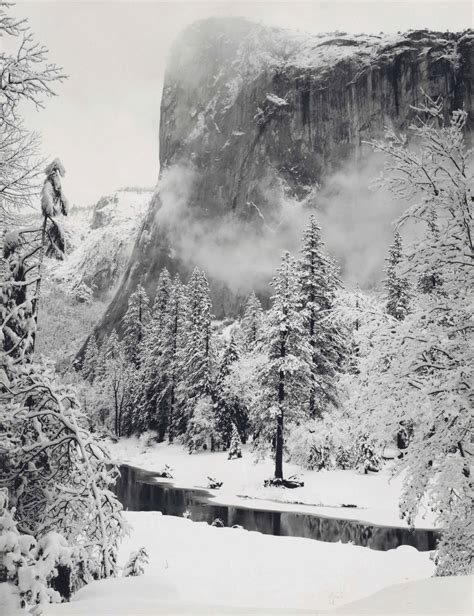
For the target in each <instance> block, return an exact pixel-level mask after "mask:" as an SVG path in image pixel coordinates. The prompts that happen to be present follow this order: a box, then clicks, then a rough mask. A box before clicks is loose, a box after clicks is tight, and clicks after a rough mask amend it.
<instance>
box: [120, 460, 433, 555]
mask: <svg viewBox="0 0 474 616" xmlns="http://www.w3.org/2000/svg"><path fill="white" fill-rule="evenodd" d="M120 472H121V477H120V478H119V480H118V481H117V485H116V486H115V492H116V494H117V496H118V498H119V500H120V502H121V503H122V505H123V507H124V509H128V510H129V511H161V512H162V513H163V514H164V515H174V516H182V515H183V514H184V513H185V511H189V512H190V514H191V519H192V520H194V521H195V522H208V523H211V522H213V520H215V519H216V518H220V519H221V520H222V522H223V523H224V526H233V525H234V524H238V525H239V526H242V527H243V528H245V529H247V530H254V531H258V532H260V533H265V534H267V535H282V536H288V537H306V538H308V539H317V540H319V541H329V542H336V541H341V542H342V543H349V542H352V543H353V544H355V545H361V546H367V547H369V548H372V549H374V550H390V549H392V548H396V547H398V546H399V545H412V546H414V547H415V548H417V549H418V550H420V551H426V550H433V549H434V548H435V547H436V541H437V539H438V538H439V537H438V534H437V533H436V532H434V531H430V530H422V529H420V530H415V531H413V532H411V531H410V530H408V529H406V528H397V527H390V526H375V525H371V524H368V523H365V522H359V521H357V520H343V519H342V520H341V519H337V518H327V517H323V516H318V515H313V514H306V513H293V512H287V511H284V512H280V511H267V510H262V509H254V508H251V507H235V506H233V505H232V506H231V505H215V504H213V503H212V500H209V497H210V496H211V495H210V493H209V492H208V491H207V490H200V489H197V488H193V489H187V488H176V487H174V486H173V485H172V484H169V483H165V482H161V483H160V482H156V481H155V480H154V479H153V478H154V474H153V473H149V472H146V471H142V470H140V469H136V468H133V467H131V466H128V465H123V466H121V467H120Z"/></svg>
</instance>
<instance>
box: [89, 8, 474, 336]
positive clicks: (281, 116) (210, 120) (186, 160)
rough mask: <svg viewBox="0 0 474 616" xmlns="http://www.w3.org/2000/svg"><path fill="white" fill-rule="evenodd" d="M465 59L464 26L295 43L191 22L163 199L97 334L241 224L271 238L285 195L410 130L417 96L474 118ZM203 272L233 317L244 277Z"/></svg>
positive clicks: (300, 197) (166, 111)
mask: <svg viewBox="0 0 474 616" xmlns="http://www.w3.org/2000/svg"><path fill="white" fill-rule="evenodd" d="M472 60H473V33H472V31H466V32H463V33H447V32H445V33H440V32H430V31H427V30H422V31H410V32H407V33H403V34H398V35H390V36H386V35H380V36H376V35H370V36H368V35H346V34H344V33H333V34H324V35H307V34H305V35H302V34H296V33H290V32H287V31H283V30H279V29H274V28H267V27H263V26H260V25H257V24H253V23H250V22H247V21H245V20H243V19H217V18H216V19H210V20H206V21H202V22H197V23H195V24H193V25H192V26H191V27H189V28H188V29H187V30H186V31H185V32H183V33H182V35H181V36H180V37H179V39H178V40H177V41H176V43H175V45H174V47H173V49H172V52H171V55H170V60H169V64H168V69H167V73H166V77H165V83H164V88H163V97H162V103H161V125H160V162H161V171H160V177H161V180H160V183H159V188H158V192H157V194H155V196H154V198H153V200H152V203H151V206H150V209H149V211H148V215H147V217H146V219H145V221H144V224H143V227H142V229H141V232H140V234H139V237H138V239H137V241H136V243H135V247H134V250H133V254H132V256H131V258H130V261H129V263H128V266H127V269H126V272H125V275H124V277H123V280H122V283H121V286H120V288H119V290H118V292H117V294H116V296H115V298H114V300H113V301H112V303H111V305H110V307H109V309H108V311H107V313H106V314H105V316H104V320H103V322H102V324H101V328H103V330H104V331H110V329H111V328H112V327H114V326H115V325H116V324H117V322H118V321H119V319H120V317H121V316H122V315H123V313H124V310H125V308H126V302H127V299H128V296H129V294H130V293H131V292H132V291H133V289H134V288H135V286H136V284H137V282H138V280H139V279H140V278H141V279H142V280H143V283H144V284H145V286H146V287H147V289H148V291H149V292H150V294H151V295H153V294H154V292H155V286H156V281H157V278H158V273H159V271H160V269H161V268H162V267H163V266H164V265H166V266H167V267H168V268H169V269H170V270H171V271H172V272H174V271H181V272H182V273H183V274H186V273H187V272H188V271H189V270H190V269H192V267H193V265H194V264H196V263H197V264H198V265H201V266H204V267H206V262H205V260H206V259H205V255H204V253H203V249H204V248H205V247H206V244H209V243H210V244H211V245H212V243H213V242H215V246H214V247H217V250H218V251H221V252H220V253H219V254H220V255H221V256H222V255H224V256H225V251H226V249H227V248H226V247H227V246H228V247H229V250H231V248H232V246H233V248H232V249H234V250H235V249H236V246H235V244H236V242H237V244H238V237H236V232H235V229H238V234H240V235H243V236H245V235H248V234H257V235H258V234H259V233H260V234H264V233H265V229H274V227H272V225H277V224H278V217H279V216H280V214H281V212H280V211H279V208H278V206H277V204H278V201H279V199H280V200H281V199H282V198H283V197H284V198H287V199H290V200H293V201H294V202H301V201H304V200H305V199H306V198H307V197H308V195H310V194H311V191H312V190H313V189H314V186H315V185H316V184H317V183H320V182H323V181H324V178H325V177H326V176H327V175H328V174H330V173H331V172H333V171H335V170H337V169H338V168H339V167H340V166H341V165H342V164H343V163H344V162H345V161H347V160H348V159H353V160H357V159H360V158H361V157H363V156H364V151H365V150H364V146H363V142H364V140H367V139H370V138H373V137H375V136H379V135H380V134H381V133H382V131H383V128H384V127H385V126H387V125H389V124H391V125H393V126H394V127H395V128H396V129H400V130H404V129H406V128H407V127H408V125H409V123H410V121H411V119H412V118H413V113H414V112H413V110H412V109H411V105H417V103H419V102H420V100H421V97H422V91H425V92H426V93H427V94H429V95H431V96H433V97H437V96H439V95H441V96H443V98H444V99H445V101H446V111H447V112H450V111H451V110H452V109H456V108H461V107H463V108H464V109H466V111H468V113H469V115H470V120H469V121H470V122H472V110H473V97H472V75H473V73H472ZM282 196H283V197H282ZM222 229H224V231H222ZM230 229H232V231H230ZM272 232H273V231H272ZM213 234H214V235H213ZM257 235H256V236H255V237H257ZM216 238H217V239H216ZM231 245H232V246H231ZM262 247H263V248H262V250H264V249H265V244H262ZM210 248H212V246H210ZM237 248H238V247H237ZM219 254H218V255H217V256H216V260H217V261H218V260H219ZM203 255H204V256H203ZM261 256H262V258H264V257H265V255H264V254H262V255H261ZM203 259H204V262H203ZM256 260H258V259H256ZM224 261H225V259H224ZM231 263H233V262H232V261H231ZM214 265H215V264H214ZM234 265H235V267H234V266H232V265H231V266H229V271H228V274H229V280H231V279H232V275H233V271H231V270H233V269H236V268H237V269H238V263H237V261H236V262H235V263H234ZM207 269H209V268H207ZM211 269H214V268H211ZM210 274H211V278H212V289H213V295H214V307H215V311H216V313H217V314H218V315H219V316H222V315H223V314H225V313H228V312H235V310H236V306H237V305H238V296H239V293H244V292H247V291H248V289H247V288H245V286H246V285H245V284H243V283H242V280H245V271H244V272H240V274H241V275H240V278H239V282H238V284H236V285H233V284H228V281H227V280H226V272H225V269H224V271H222V270H219V271H217V273H216V274H215V275H214V272H213V271H211V272H210ZM248 278H249V280H252V272H251V271H249V273H248ZM259 282H262V281H261V280H260V281H259ZM248 286H251V284H249V285H248Z"/></svg>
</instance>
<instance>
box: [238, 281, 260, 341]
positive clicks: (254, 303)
mask: <svg viewBox="0 0 474 616" xmlns="http://www.w3.org/2000/svg"><path fill="white" fill-rule="evenodd" d="M262 326H263V309H262V303H261V302H260V300H259V299H258V297H257V296H256V295H255V292H254V291H252V293H251V294H250V295H249V297H248V299H247V302H246V304H245V308H244V314H243V316H242V321H241V331H242V339H243V344H244V348H245V350H246V351H251V350H252V349H253V348H255V345H256V344H257V342H258V340H259V337H260V334H261V330H262Z"/></svg>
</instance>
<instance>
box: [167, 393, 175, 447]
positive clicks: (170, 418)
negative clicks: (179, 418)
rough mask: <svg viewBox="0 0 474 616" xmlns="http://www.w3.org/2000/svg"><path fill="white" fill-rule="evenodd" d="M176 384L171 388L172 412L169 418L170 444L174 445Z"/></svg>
mask: <svg viewBox="0 0 474 616" xmlns="http://www.w3.org/2000/svg"><path fill="white" fill-rule="evenodd" d="M173 415H174V383H173V385H172V387H171V400H170V412H169V418H168V442H169V443H170V444H172V443H173V439H174V430H173V421H174V417H173Z"/></svg>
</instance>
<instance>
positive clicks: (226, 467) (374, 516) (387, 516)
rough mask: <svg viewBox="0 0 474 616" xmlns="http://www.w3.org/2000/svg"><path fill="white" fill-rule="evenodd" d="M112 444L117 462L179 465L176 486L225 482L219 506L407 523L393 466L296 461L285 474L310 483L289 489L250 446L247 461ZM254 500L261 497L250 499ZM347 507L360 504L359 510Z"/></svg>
mask: <svg viewBox="0 0 474 616" xmlns="http://www.w3.org/2000/svg"><path fill="white" fill-rule="evenodd" d="M108 447H109V450H110V453H111V455H112V457H113V458H114V460H115V461H116V462H117V463H127V464H131V465H132V466H137V467H139V468H142V469H146V470H149V471H161V470H162V469H163V467H164V466H165V464H167V465H169V466H170V467H171V468H172V469H173V476H174V479H173V480H172V483H173V484H174V485H176V486H180V487H201V488H202V487H206V486H207V477H208V476H211V477H215V478H216V479H218V480H219V481H223V486H222V488H221V489H220V490H216V491H214V494H215V503H216V504H217V503H221V504H227V505H239V506H241V507H242V506H243V507H245V506H246V505H247V506H250V505H251V506H252V507H253V508H258V507H260V508H264V509H272V508H274V509H278V510H280V511H284V510H287V511H299V512H310V513H315V514H318V515H324V516H330V517H338V518H346V519H357V520H361V521H366V522H369V523H371V524H382V525H390V526H402V527H403V526H406V523H405V522H404V521H403V520H401V519H400V517H399V512H398V502H399V497H400V491H401V485H402V478H401V477H392V476H391V473H390V470H389V469H388V468H387V469H386V470H384V471H382V472H380V473H373V474H372V473H371V474H368V475H364V474H361V473H358V472H356V471H319V472H317V471H305V470H302V469H301V468H300V467H298V466H296V465H294V464H286V465H285V467H284V472H285V475H286V476H290V475H292V474H298V475H299V476H300V477H301V478H302V479H303V480H304V484H305V485H304V487H303V488H297V489H295V490H288V489H285V488H264V487H263V481H264V479H267V478H268V477H271V476H272V474H273V462H272V460H271V459H266V460H263V461H262V460H261V461H259V462H258V463H256V462H255V459H254V457H253V455H252V453H251V452H250V451H249V450H248V449H246V448H244V450H243V457H242V458H241V459H237V460H228V459H227V453H226V452H214V453H207V452H202V453H197V454H196V453H195V454H192V455H189V454H188V453H187V451H186V450H185V449H184V448H183V447H182V446H180V445H168V444H167V443H159V444H156V443H155V444H153V445H151V446H146V445H145V439H143V438H142V439H139V438H134V437H132V438H128V439H121V440H120V441H119V442H118V443H110V444H108ZM160 481H162V480H160ZM242 497H245V498H242ZM249 498H251V499H258V501H254V500H252V502H251V503H250V502H249V500H248V499H249ZM342 505H356V506H357V508H353V507H343V506H342ZM430 513H431V512H429V511H424V512H422V514H421V515H420V516H419V517H418V519H417V523H416V526H417V527H419V528H433V527H434V521H433V517H432V516H431V515H430Z"/></svg>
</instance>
